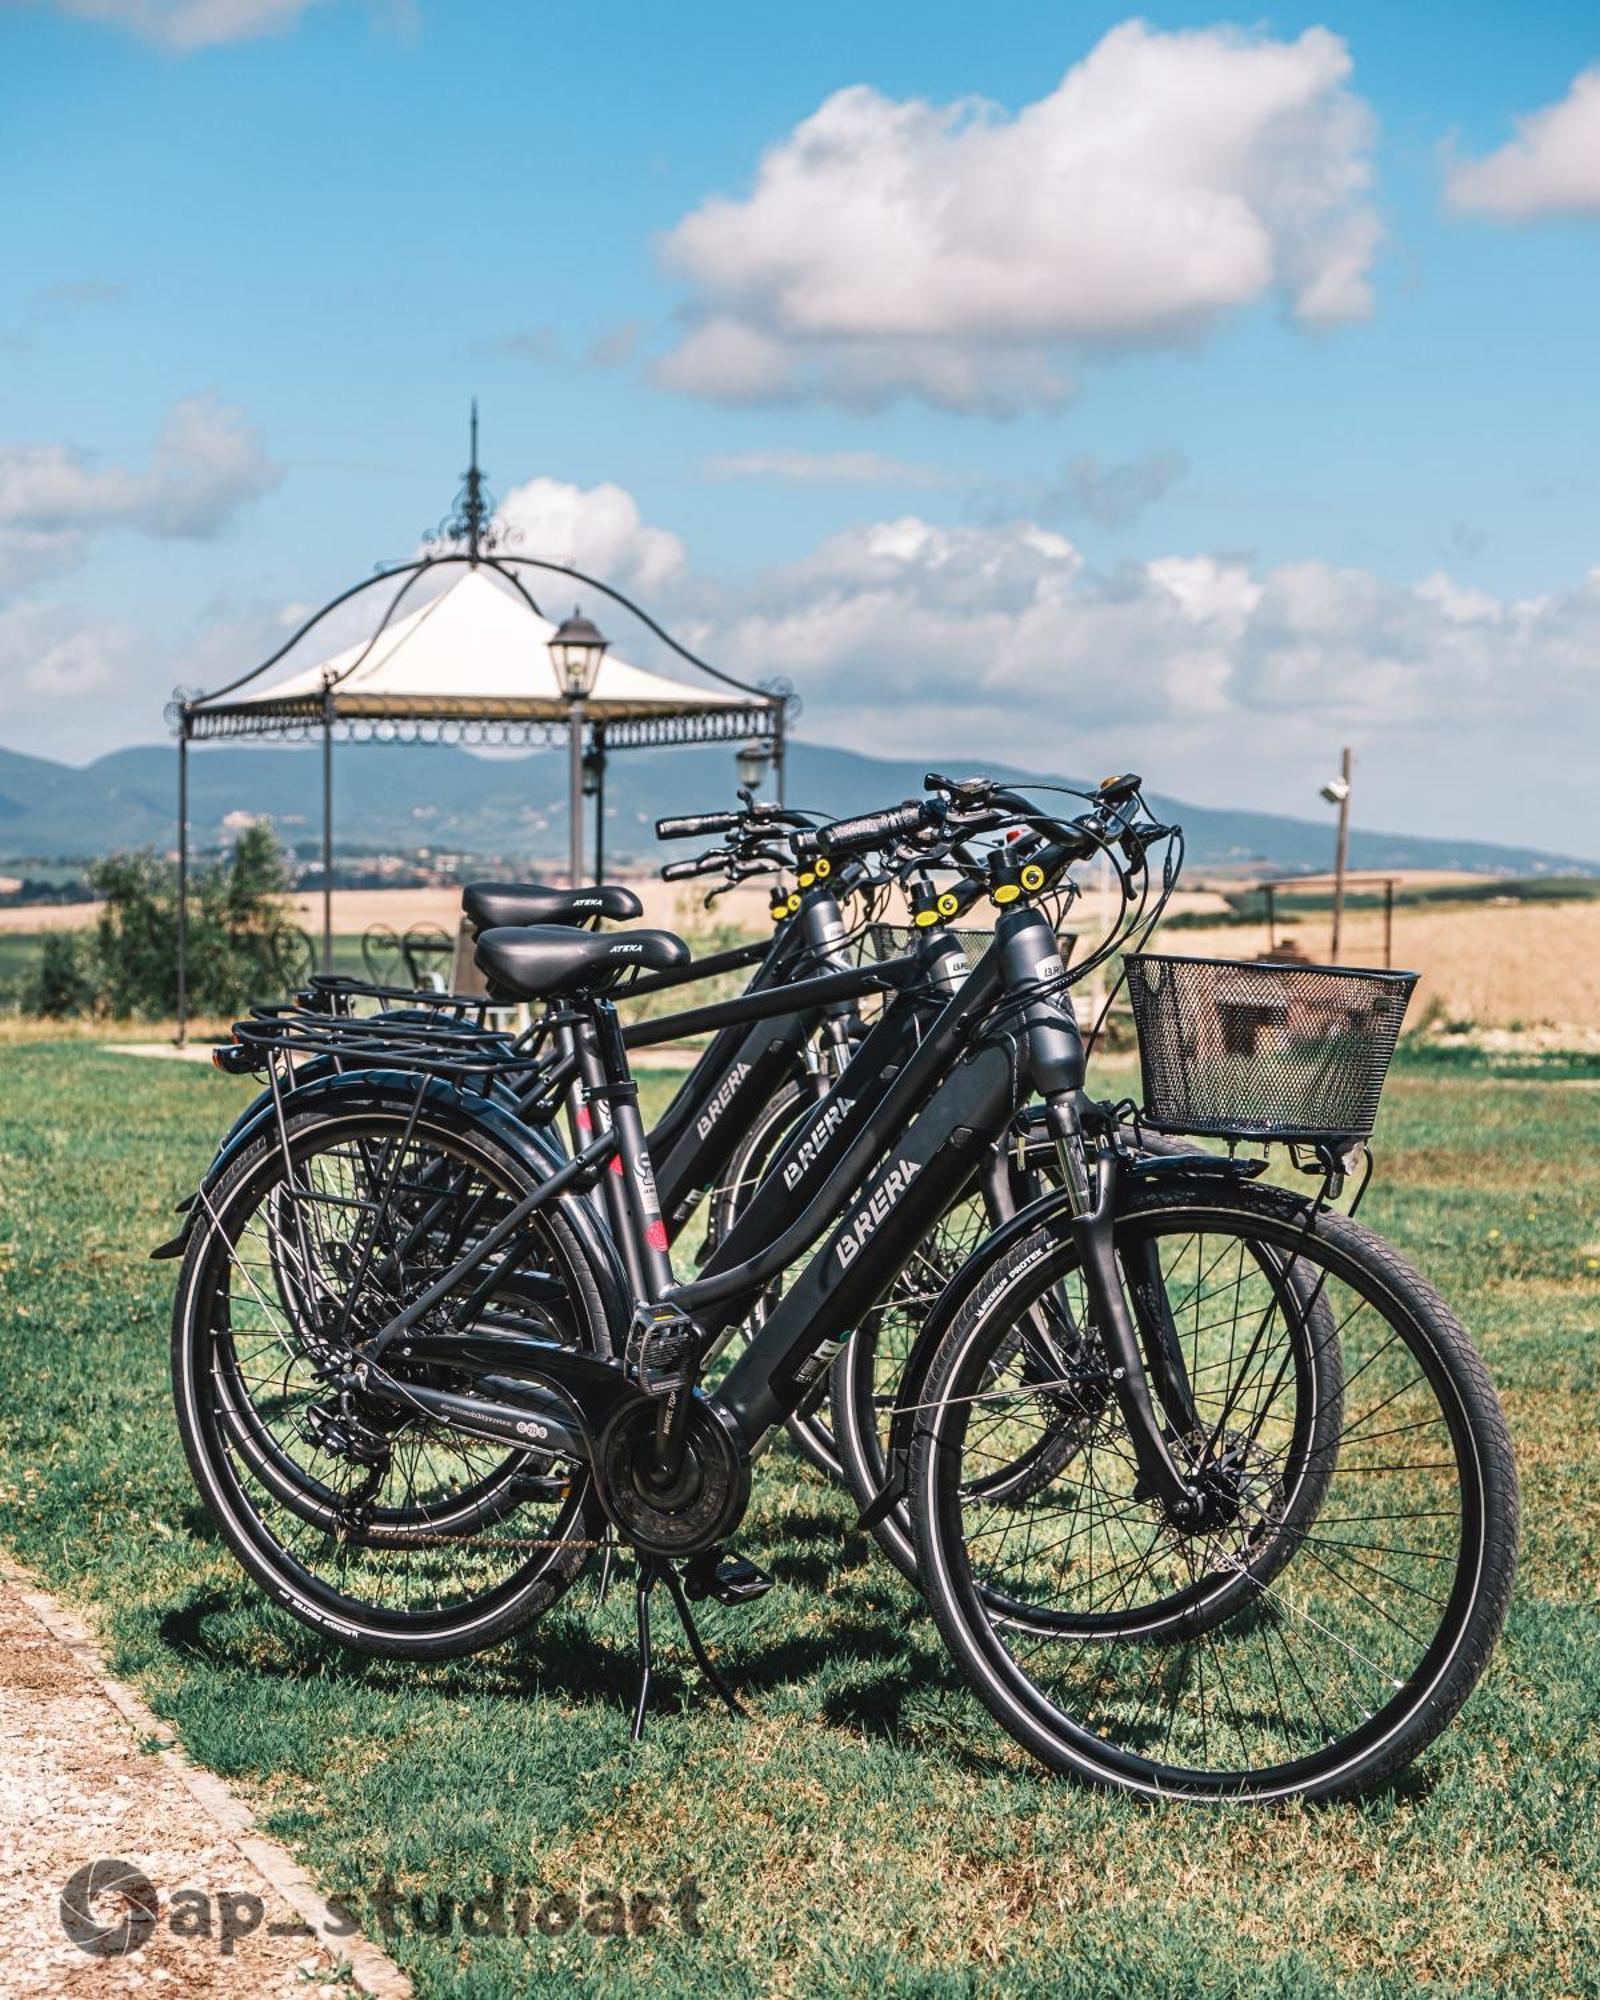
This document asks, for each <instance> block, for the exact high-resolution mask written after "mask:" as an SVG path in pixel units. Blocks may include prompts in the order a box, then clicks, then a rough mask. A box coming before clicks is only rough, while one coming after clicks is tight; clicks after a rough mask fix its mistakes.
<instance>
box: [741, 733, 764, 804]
mask: <svg viewBox="0 0 1600 2000" xmlns="http://www.w3.org/2000/svg"><path fill="white" fill-rule="evenodd" d="M733 763H734V769H735V770H736V771H737V773H738V775H739V788H740V790H741V791H746V792H750V793H752V794H753V793H754V792H755V789H756V787H757V785H759V784H760V783H761V780H762V779H763V778H764V777H765V776H766V775H767V746H766V745H765V744H764V743H761V742H758V741H757V739H756V738H755V737H753V736H752V737H751V738H750V740H749V742H748V743H741V744H740V745H739V748H738V750H737V751H736V752H735V753H734V760H733Z"/></svg>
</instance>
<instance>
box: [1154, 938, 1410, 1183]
mask: <svg viewBox="0 0 1600 2000" xmlns="http://www.w3.org/2000/svg"><path fill="white" fill-rule="evenodd" d="M1126 963H1127V968H1128V994H1129V998H1130V999H1131V1001H1132V1003H1133V1016H1134V1022H1135V1025H1136V1026H1137V1028H1138V1031H1139V1064H1140V1068H1141V1070H1142V1071H1143V1075H1144V1117H1145V1119H1146V1121H1147V1122H1148V1123H1149V1124H1151V1125H1153V1126H1155V1127H1156V1128H1157V1130H1159V1131H1166V1132H1192V1133H1196V1134H1199V1135H1202V1136H1206V1137H1213V1138H1222V1139H1285V1140H1293V1141H1299V1142H1304V1143H1306V1144H1318V1143H1338V1142H1341V1141H1342V1142H1346V1143H1348V1142H1350V1141H1353V1140H1357V1139H1366V1138H1368V1137H1369V1136H1370V1135H1371V1132H1372V1127H1373V1125H1374V1123H1375V1122H1376V1120H1377V1116H1378V1099H1379V1097H1380V1096H1381V1095H1382V1092H1383V1080H1384V1077H1385V1076H1386V1075H1387V1073H1388V1069H1389V1059H1390V1057H1391V1056H1393V1054H1394V1046H1395V1042H1396V1040H1397V1039H1398V1037H1399V1034H1400V1024H1401V1022H1402V1021H1403V1020H1404V1019H1405V1012H1406V1003H1407V1002H1408V1001H1409V999H1410V998H1411V989H1412V987H1413V986H1415V985H1416V983H1417V974H1416V973H1414V972H1369V971H1364V970H1361V969H1358V968H1356V967H1352V966H1342V965H1294V964H1287V963H1281V962H1277V961H1273V960H1256V959H1236V958H1174V957H1171V956H1170V955H1168V954H1166V953H1158V952H1137V953H1132V954H1130V955H1129V957H1128V959H1127V961H1126Z"/></svg>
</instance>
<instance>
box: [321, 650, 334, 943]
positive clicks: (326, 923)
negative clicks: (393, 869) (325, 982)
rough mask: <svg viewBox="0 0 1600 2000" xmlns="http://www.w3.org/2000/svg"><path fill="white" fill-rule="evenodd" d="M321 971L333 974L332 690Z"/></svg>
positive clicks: (325, 751) (325, 723)
mask: <svg viewBox="0 0 1600 2000" xmlns="http://www.w3.org/2000/svg"><path fill="white" fill-rule="evenodd" d="M322 969H323V971H324V972H332V970H333V690H332V689H331V688H325V689H324V690H323V694H322Z"/></svg>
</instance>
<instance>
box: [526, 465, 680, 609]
mask: <svg viewBox="0 0 1600 2000" xmlns="http://www.w3.org/2000/svg"><path fill="white" fill-rule="evenodd" d="M496 512H497V514H498V517H499V519H500V520H501V521H502V522H503V523H504V524H505V526H507V527H508V528H512V529H515V530H516V535H517V539H516V540H514V541H513V542H511V543H510V544H509V545H508V547H507V550H506V553H507V554H508V555H523V556H545V557H547V558H549V560H551V561H552V562H559V563H567V564H570V565H571V566H572V567H573V568H575V569H582V570H587V571H588V572H589V573H590V574H591V575H594V576H599V577H603V578H605V579H606V581H607V582H612V583H617V584H620V585H621V586H622V587H623V588H624V589H629V588H637V589H640V590H656V589H659V588H660V587H661V586H662V585H663V584H665V583H667V582H669V581H671V580H672V579H673V578H674V577H676V576H677V575H678V573H679V572H680V571H681V570H682V568H683V559H684V555H683V544H682V542H680V541H679V540H678V537H677V536H676V535H674V534H673V533H671V532H670V530H668V529H666V528H652V527H650V526H648V525H647V524H646V522H645V521H644V519H643V517H642V516H641V515H640V512H639V503H638V501H636V500H635V499H634V497H633V495H632V494H631V493H629V492H626V491H625V490H624V489H623V488H622V487H620V486H610V485H603V486H590V487H581V486H569V485H568V484H567V483H566V482H565V481H564V480H560V479H543V478H540V479H530V480H529V481H528V483H527V484H526V485H525V486H515V487H513V488H512V489H511V491H510V492H509V493H508V494H507V495H506V497H505V499H504V500H503V501H502V502H501V503H500V505H499V507H498V508H497V510H496ZM531 587H532V589H533V591H534V594H535V595H536V596H538V595H541V586H540V585H539V582H538V580H537V573H535V575H534V581H533V583H532V586H531ZM542 595H543V596H544V597H548V598H549V599H550V601H551V603H552V604H554V603H555V602H556V600H557V597H558V595H559V587H558V586H557V585H556V584H555V583H554V582H551V583H547V584H545V585H544V586H543V590H542Z"/></svg>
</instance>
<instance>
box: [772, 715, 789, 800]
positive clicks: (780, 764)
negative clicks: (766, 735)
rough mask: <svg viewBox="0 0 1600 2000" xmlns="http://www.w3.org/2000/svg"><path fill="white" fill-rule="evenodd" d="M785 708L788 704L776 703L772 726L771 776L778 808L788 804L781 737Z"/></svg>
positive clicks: (786, 767)
mask: <svg viewBox="0 0 1600 2000" xmlns="http://www.w3.org/2000/svg"><path fill="white" fill-rule="evenodd" d="M787 707H788V704H787V703H786V702H783V701H780V702H779V703H778V713H777V716H776V718H775V720H774V722H773V725H772V775H773V779H774V781H775V789H776V791H777V794H778V804H779V805H780V806H781V805H787V804H788V798H787V790H788V764H787V760H786V758H785V756H784V751H785V748H786V747H787V746H786V745H785V743H784V736H783V723H784V715H785V712H786V710H787Z"/></svg>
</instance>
